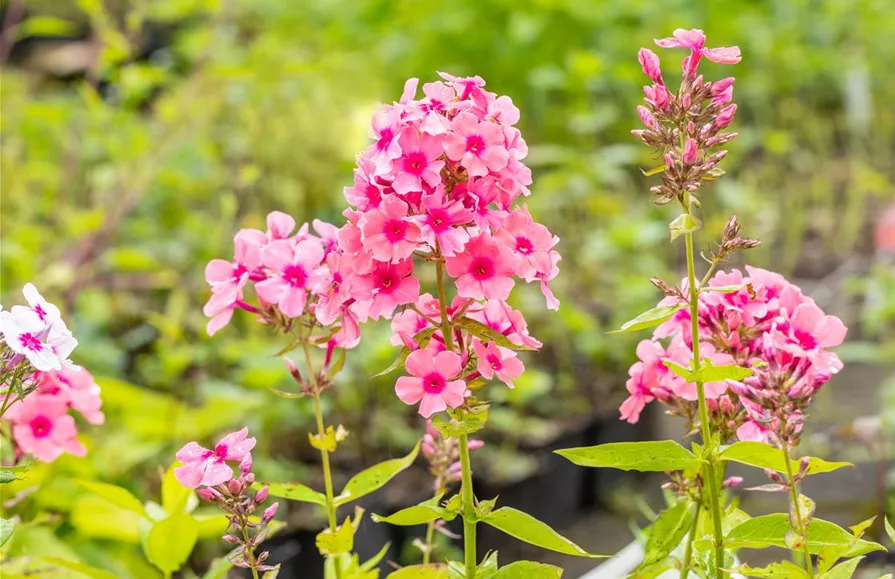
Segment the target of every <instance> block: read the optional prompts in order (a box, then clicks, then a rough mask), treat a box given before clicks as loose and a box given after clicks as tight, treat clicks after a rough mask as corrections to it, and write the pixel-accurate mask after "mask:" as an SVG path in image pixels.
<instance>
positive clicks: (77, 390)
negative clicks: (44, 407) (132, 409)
mask: <svg viewBox="0 0 895 579" xmlns="http://www.w3.org/2000/svg"><path fill="white" fill-rule="evenodd" d="M34 380H35V382H37V384H38V390H39V391H40V392H41V393H43V394H48V395H52V396H56V397H57V398H58V399H60V400H63V401H64V402H65V403H66V404H68V406H70V407H71V408H74V409H75V410H77V411H78V412H80V413H81V414H82V415H83V416H84V418H85V419H86V420H87V421H88V422H90V423H91V424H102V423H103V422H105V415H104V414H103V412H102V409H101V408H102V404H103V400H102V398H101V397H100V393H101V390H100V387H99V385H98V384H97V383H96V381H95V380H94V379H93V376H92V375H91V374H90V372H88V371H87V370H85V369H84V368H82V367H80V366H75V365H73V364H72V365H68V366H63V367H62V369H61V370H55V371H51V372H35V374H34Z"/></svg>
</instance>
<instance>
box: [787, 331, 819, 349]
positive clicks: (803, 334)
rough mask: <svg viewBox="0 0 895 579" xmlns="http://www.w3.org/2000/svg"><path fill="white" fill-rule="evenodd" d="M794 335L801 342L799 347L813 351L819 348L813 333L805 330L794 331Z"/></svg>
mask: <svg viewBox="0 0 895 579" xmlns="http://www.w3.org/2000/svg"><path fill="white" fill-rule="evenodd" d="M793 334H794V335H795V338H796V340H797V341H798V342H799V345H800V346H802V348H804V349H806V350H813V349H814V348H816V347H817V337H816V336H815V335H814V334H812V333H811V332H807V331H805V330H794V331H793Z"/></svg>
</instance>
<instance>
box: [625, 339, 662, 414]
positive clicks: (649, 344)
mask: <svg viewBox="0 0 895 579" xmlns="http://www.w3.org/2000/svg"><path fill="white" fill-rule="evenodd" d="M664 356H665V349H664V348H663V347H662V345H661V344H659V343H658V342H654V341H652V340H642V341H641V342H640V343H639V344H637V358H638V361H637V362H635V363H634V364H633V365H632V366H631V368H630V369H629V370H628V376H629V378H628V381H627V382H626V383H625V388H626V389H627V390H628V394H629V396H628V398H627V399H626V400H625V401H624V402H622V405H621V407H620V408H619V413H620V414H621V416H620V419H621V420H625V421H627V422H629V423H631V424H636V423H637V421H638V420H640V414H641V413H642V412H643V409H644V408H645V407H646V405H647V404H648V403H650V402H652V401H653V400H654V399H655V396H656V391H657V390H659V389H661V388H664V387H665V385H663V384H660V379H661V377H662V376H664V375H665V374H666V373H667V371H668V369H667V368H666V367H665V366H664V365H663V364H662V359H663V357H664Z"/></svg>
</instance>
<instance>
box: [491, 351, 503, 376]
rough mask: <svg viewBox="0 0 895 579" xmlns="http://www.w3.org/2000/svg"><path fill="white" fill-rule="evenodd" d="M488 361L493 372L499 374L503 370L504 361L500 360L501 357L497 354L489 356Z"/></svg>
mask: <svg viewBox="0 0 895 579" xmlns="http://www.w3.org/2000/svg"><path fill="white" fill-rule="evenodd" d="M487 360H488V364H489V365H490V366H491V368H492V369H493V370H495V371H498V372H499V371H500V369H501V368H503V360H501V359H500V356H497V355H495V354H488V358H487Z"/></svg>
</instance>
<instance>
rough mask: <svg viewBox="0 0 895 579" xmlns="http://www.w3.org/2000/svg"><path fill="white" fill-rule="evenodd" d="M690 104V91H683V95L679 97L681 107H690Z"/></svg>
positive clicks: (685, 108)
mask: <svg viewBox="0 0 895 579" xmlns="http://www.w3.org/2000/svg"><path fill="white" fill-rule="evenodd" d="M691 104H692V100H691V97H690V93H684V96H682V97H681V108H682V109H684V110H687V109H689V108H690V105H691Z"/></svg>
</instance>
